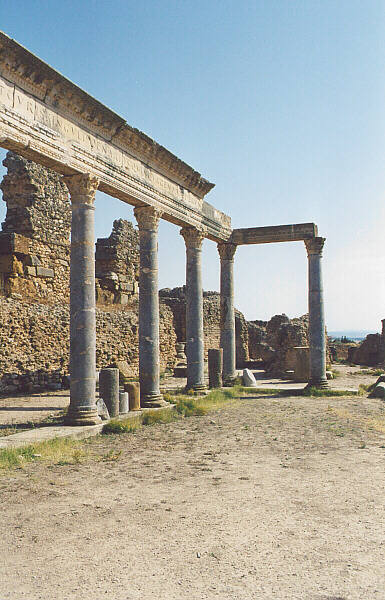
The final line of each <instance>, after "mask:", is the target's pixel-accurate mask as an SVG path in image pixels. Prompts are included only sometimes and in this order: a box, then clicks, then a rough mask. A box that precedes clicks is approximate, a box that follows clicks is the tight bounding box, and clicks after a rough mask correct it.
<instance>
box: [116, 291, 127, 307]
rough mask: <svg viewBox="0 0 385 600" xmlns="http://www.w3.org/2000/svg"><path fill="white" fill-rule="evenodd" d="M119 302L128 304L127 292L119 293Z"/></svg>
mask: <svg viewBox="0 0 385 600" xmlns="http://www.w3.org/2000/svg"><path fill="white" fill-rule="evenodd" d="M118 304H122V305H123V306H124V305H126V304H128V296H127V294H119V298H118Z"/></svg>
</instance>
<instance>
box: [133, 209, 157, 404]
mask: <svg viewBox="0 0 385 600" xmlns="http://www.w3.org/2000/svg"><path fill="white" fill-rule="evenodd" d="M135 217H136V219H137V221H138V226H139V245H140V250H139V252H140V270H139V290H140V291H139V381H140V395H141V403H142V406H144V407H146V406H147V407H150V406H152V407H156V406H161V405H162V402H163V400H162V396H161V394H160V390H159V370H160V362H159V295H158V225H159V219H160V213H159V211H157V210H154V209H153V208H151V207H148V206H141V207H139V208H136V209H135Z"/></svg>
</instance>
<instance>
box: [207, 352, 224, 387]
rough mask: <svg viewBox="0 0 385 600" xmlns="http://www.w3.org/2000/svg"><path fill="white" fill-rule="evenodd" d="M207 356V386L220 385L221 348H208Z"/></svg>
mask: <svg viewBox="0 0 385 600" xmlns="http://www.w3.org/2000/svg"><path fill="white" fill-rule="evenodd" d="M208 358H209V388H210V389H212V388H220V387H222V368H223V350H222V348H219V349H217V348H210V350H209V351H208Z"/></svg>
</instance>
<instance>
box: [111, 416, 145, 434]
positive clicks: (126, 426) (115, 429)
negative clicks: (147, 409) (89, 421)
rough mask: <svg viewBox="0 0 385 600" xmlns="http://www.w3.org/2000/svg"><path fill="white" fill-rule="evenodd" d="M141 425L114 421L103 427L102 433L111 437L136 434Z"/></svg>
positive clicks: (130, 421) (133, 422)
mask: <svg viewBox="0 0 385 600" xmlns="http://www.w3.org/2000/svg"><path fill="white" fill-rule="evenodd" d="M138 426H139V424H138V423H137V422H136V421H132V420H131V419H130V420H127V421H118V420H117V419H112V420H111V421H108V423H106V424H105V425H104V426H103V429H102V433H103V434H105V435H109V434H112V433H134V432H135V431H136V430H137V429H138Z"/></svg>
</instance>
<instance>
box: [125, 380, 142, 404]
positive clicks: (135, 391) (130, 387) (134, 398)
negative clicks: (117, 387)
mask: <svg viewBox="0 0 385 600" xmlns="http://www.w3.org/2000/svg"><path fill="white" fill-rule="evenodd" d="M124 389H125V391H126V392H128V405H129V409H130V410H140V385H139V383H137V382H136V381H131V382H130V383H126V384H125V386H124Z"/></svg>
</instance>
